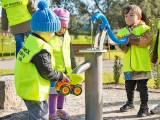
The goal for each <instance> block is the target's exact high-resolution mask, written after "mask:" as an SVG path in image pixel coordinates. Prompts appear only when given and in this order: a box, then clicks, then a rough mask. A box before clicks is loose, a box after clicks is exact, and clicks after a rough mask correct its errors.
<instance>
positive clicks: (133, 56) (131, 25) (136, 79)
mask: <svg viewBox="0 0 160 120" xmlns="http://www.w3.org/2000/svg"><path fill="white" fill-rule="evenodd" d="M123 15H124V19H125V23H126V25H127V26H126V27H124V28H122V29H120V30H119V31H118V33H117V37H119V38H122V37H123V36H126V35H128V36H129V40H128V42H127V43H125V44H124V45H116V47H117V48H118V49H120V50H122V51H123V52H124V63H123V71H124V77H125V88H126V93H127V102H126V104H125V105H123V106H122V107H121V108H120V111H121V112H126V111H128V110H131V109H134V103H133V99H134V90H135V87H136V85H137V91H139V93H140V99H141V104H140V109H139V111H138V114H137V116H138V117H144V116H147V115H148V88H147V81H148V79H150V78H151V64H150V57H149V51H148V46H149V45H150V43H151V32H150V27H149V26H148V25H146V24H147V23H148V21H147V18H146V16H145V15H144V13H143V12H142V10H141V9H140V7H139V6H137V5H129V6H127V7H126V8H124V10H123Z"/></svg>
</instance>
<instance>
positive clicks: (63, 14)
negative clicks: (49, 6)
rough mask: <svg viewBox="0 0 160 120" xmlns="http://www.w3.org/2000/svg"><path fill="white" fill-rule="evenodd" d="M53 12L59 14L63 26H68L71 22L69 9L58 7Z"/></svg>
mask: <svg viewBox="0 0 160 120" xmlns="http://www.w3.org/2000/svg"><path fill="white" fill-rule="evenodd" d="M53 12H54V13H55V14H56V15H57V16H58V18H59V20H60V22H61V26H64V27H66V28H67V27H68V24H69V15H70V13H69V11H68V10H66V9H63V8H56V9H54V10H53Z"/></svg>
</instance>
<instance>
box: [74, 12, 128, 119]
mask: <svg viewBox="0 0 160 120" xmlns="http://www.w3.org/2000/svg"><path fill="white" fill-rule="evenodd" d="M98 19H101V21H102V24H101V25H100V29H101V30H102V34H101V39H100V43H99V45H98V38H99V36H100V33H97V35H96V36H95V40H94V45H93V48H88V49H85V50H80V52H82V53H84V56H85V62H84V63H82V64H81V65H79V66H78V67H77V68H76V69H74V71H73V73H82V72H84V71H85V120H102V105H103V95H102V53H103V52H106V50H105V49H103V43H104V38H105V35H106V32H108V34H109V36H110V38H111V39H112V40H113V41H114V42H115V43H117V44H124V43H125V42H127V40H128V37H127V36H126V37H124V38H123V39H121V40H119V39H118V38H116V37H115V36H114V34H113V32H112V30H111V28H110V26H109V23H108V21H107V19H106V17H105V16H104V15H103V14H102V13H98V12H97V13H95V14H93V16H92V19H91V20H92V24H93V22H96V20H98ZM92 26H93V25H92Z"/></svg>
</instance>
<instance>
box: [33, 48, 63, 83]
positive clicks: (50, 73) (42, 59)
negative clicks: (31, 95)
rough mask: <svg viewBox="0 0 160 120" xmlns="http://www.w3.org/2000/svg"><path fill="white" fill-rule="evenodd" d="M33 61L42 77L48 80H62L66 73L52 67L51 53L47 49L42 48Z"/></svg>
mask: <svg viewBox="0 0 160 120" xmlns="http://www.w3.org/2000/svg"><path fill="white" fill-rule="evenodd" d="M31 62H32V63H33V64H34V65H35V66H36V68H37V70H38V72H39V74H40V75H41V77H43V78H45V79H47V80H54V81H56V80H62V79H64V77H65V75H64V74H63V73H62V72H58V71H56V70H54V69H53V68H52V62H51V55H50V53H49V52H47V51H46V50H41V51H40V52H39V53H38V54H36V55H35V56H34V57H33V58H32V60H31Z"/></svg>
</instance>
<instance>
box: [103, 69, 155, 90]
mask: <svg viewBox="0 0 160 120" xmlns="http://www.w3.org/2000/svg"><path fill="white" fill-rule="evenodd" d="M103 83H115V82H114V79H113V73H111V72H103ZM124 83H125V80H124V76H123V74H121V76H120V79H119V84H124ZM148 86H149V87H154V86H155V84H154V80H153V79H150V80H149V81H148Z"/></svg>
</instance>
